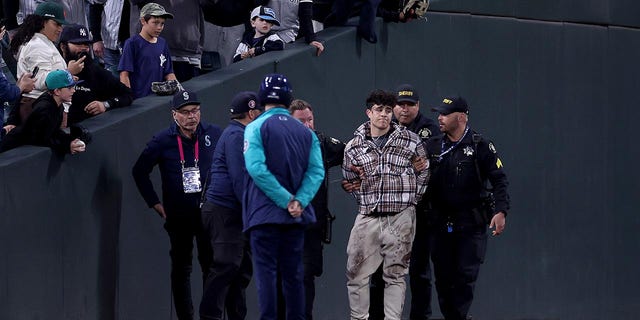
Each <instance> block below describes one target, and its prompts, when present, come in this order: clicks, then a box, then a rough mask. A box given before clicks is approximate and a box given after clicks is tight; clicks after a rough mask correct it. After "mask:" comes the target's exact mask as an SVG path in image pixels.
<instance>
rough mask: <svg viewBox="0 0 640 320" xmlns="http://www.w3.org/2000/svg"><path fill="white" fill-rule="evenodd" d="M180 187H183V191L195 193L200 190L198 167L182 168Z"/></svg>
mask: <svg viewBox="0 0 640 320" xmlns="http://www.w3.org/2000/svg"><path fill="white" fill-rule="evenodd" d="M182 187H183V188H184V193H197V192H200V191H202V185H201V184H200V170H199V169H198V167H188V168H182Z"/></svg>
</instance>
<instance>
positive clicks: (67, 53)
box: [63, 46, 93, 64]
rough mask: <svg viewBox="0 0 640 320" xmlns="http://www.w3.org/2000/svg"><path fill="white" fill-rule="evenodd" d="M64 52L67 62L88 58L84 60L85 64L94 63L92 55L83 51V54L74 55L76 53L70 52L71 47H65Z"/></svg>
mask: <svg viewBox="0 0 640 320" xmlns="http://www.w3.org/2000/svg"><path fill="white" fill-rule="evenodd" d="M63 51H64V56H65V58H66V60H67V61H71V60H78V59H80V58H82V57H84V56H86V58H85V59H84V63H85V64H91V63H93V58H91V54H90V53H89V52H85V51H82V52H78V53H74V52H71V50H69V46H66V47H64V48H63Z"/></svg>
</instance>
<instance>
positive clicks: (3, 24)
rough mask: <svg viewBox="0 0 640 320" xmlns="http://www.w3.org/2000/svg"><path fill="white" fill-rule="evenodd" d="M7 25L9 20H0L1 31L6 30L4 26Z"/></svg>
mask: <svg viewBox="0 0 640 320" xmlns="http://www.w3.org/2000/svg"><path fill="white" fill-rule="evenodd" d="M6 24H7V19H6V18H3V19H2V20H0V29H2V28H4V26H5V25H6Z"/></svg>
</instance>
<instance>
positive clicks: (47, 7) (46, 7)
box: [34, 1, 68, 24]
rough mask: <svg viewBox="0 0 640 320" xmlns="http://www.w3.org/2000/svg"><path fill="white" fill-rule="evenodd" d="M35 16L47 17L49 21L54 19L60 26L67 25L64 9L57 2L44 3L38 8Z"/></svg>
mask: <svg viewBox="0 0 640 320" xmlns="http://www.w3.org/2000/svg"><path fill="white" fill-rule="evenodd" d="M34 14H35V15H38V16H42V17H45V18H47V19H53V20H55V21H57V22H58V23H59V24H67V23H68V22H67V20H65V19H64V9H62V5H60V4H59V3H55V2H49V1H47V2H42V3H40V4H39V5H38V7H36V11H35V12H34Z"/></svg>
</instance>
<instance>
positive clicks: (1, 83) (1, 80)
mask: <svg viewBox="0 0 640 320" xmlns="http://www.w3.org/2000/svg"><path fill="white" fill-rule="evenodd" d="M20 93H21V92H20V88H18V87H17V86H15V85H13V84H11V83H10V82H9V80H7V77H6V76H5V75H4V73H2V71H0V128H1V127H3V126H4V103H5V102H6V101H8V102H13V101H14V100H17V99H18V98H20ZM1 131H2V133H1V134H4V130H1Z"/></svg>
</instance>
